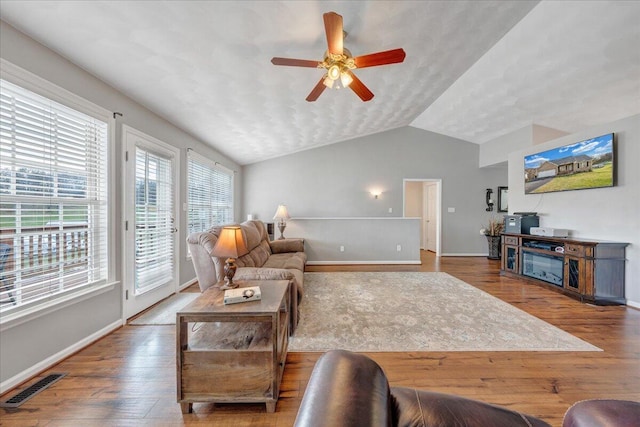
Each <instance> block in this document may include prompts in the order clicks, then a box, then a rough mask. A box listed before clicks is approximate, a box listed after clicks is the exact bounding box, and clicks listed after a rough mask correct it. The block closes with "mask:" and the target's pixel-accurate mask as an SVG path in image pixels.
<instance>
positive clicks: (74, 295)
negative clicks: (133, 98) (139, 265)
mask: <svg viewBox="0 0 640 427" xmlns="http://www.w3.org/2000/svg"><path fill="white" fill-rule="evenodd" d="M0 74H1V76H2V79H3V80H6V81H8V82H10V83H13V84H15V85H18V86H20V87H22V88H24V89H27V90H29V91H31V92H34V93H36V94H38V95H40V96H43V97H46V98H48V99H50V100H52V101H55V102H57V103H60V104H62V105H65V106H66V107H69V108H71V109H74V110H77V111H79V112H81V113H83V114H86V115H89V116H91V117H94V118H96V119H98V120H102V121H104V122H105V123H107V172H108V182H107V236H108V241H107V257H108V265H107V278H106V282H105V283H103V284H101V285H95V286H92V287H90V288H85V287H81V288H79V289H78V290H76V291H70V292H69V293H68V294H63V295H61V296H60V297H58V298H55V299H53V300H52V301H43V302H42V303H40V304H35V305H33V306H32V307H27V308H26V309H23V310H18V311H16V312H14V313H5V314H3V315H2V316H0V331H4V330H7V329H9V328H12V327H14V326H17V325H19V324H22V323H25V322H29V321H31V320H33V319H36V318H38V317H41V316H44V315H46V314H49V313H52V312H54V311H57V310H60V309H63V308H65V307H68V306H69V305H72V304H76V303H78V302H81V301H84V300H86V299H88V298H91V297H94V296H97V295H99V294H101V293H104V292H108V291H110V290H111V289H113V288H114V287H115V286H116V285H117V284H119V282H118V281H116V280H115V272H116V270H115V265H116V263H115V238H114V234H115V233H114V231H115V214H116V212H115V206H114V205H115V203H114V201H115V200H116V198H115V190H116V188H115V176H116V173H115V156H114V155H115V119H114V117H113V113H112V112H110V111H109V110H107V109H105V108H102V107H100V106H98V105H96V104H94V103H92V102H90V101H88V100H86V99H84V98H82V97H80V96H78V95H76V94H74V93H73V92H70V91H68V90H66V89H64V88H62V87H60V86H58V85H56V84H54V83H52V82H50V81H48V80H46V79H43V78H42V77H39V76H37V75H35V74H33V73H31V72H29V71H27V70H25V69H23V68H21V67H18V66H17V65H15V64H13V63H11V62H9V61H7V60H5V59H3V58H0Z"/></svg>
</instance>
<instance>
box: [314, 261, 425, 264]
mask: <svg viewBox="0 0 640 427" xmlns="http://www.w3.org/2000/svg"><path fill="white" fill-rule="evenodd" d="M353 264H358V265H376V264H395V265H420V264H422V262H420V261H307V265H353Z"/></svg>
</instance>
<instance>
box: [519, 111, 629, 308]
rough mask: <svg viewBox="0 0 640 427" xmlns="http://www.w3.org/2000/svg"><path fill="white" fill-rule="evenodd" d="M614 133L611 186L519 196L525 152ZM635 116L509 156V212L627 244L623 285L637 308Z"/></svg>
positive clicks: (578, 232) (522, 182) (600, 238)
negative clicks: (613, 180) (533, 215)
mask: <svg viewBox="0 0 640 427" xmlns="http://www.w3.org/2000/svg"><path fill="white" fill-rule="evenodd" d="M609 132H614V133H615V138H616V147H615V148H616V152H615V159H616V169H617V184H616V186H615V187H610V188H598V189H589V190H575V191H564V192H557V193H544V194H526V195H525V194H524V161H523V158H524V156H525V155H529V154H534V153H536V152H539V151H544V150H548V149H551V148H555V147H559V146H562V145H566V144H570V143H574V142H578V141H582V140H585V139H588V138H592V137H595V136H599V135H603V134H605V133H609ZM639 161H640V115H636V116H632V117H629V118H626V119H623V120H619V121H616V122H613V123H609V124H604V125H600V126H594V127H592V128H590V129H585V130H584V131H581V132H578V133H575V134H572V135H568V136H564V137H562V138H558V139H555V140H553V141H550V142H547V143H545V144H540V145H536V146H535V147H530V148H527V149H525V150H519V151H515V152H512V153H511V154H509V211H510V212H518V211H522V212H529V211H533V212H538V214H539V215H540V225H541V226H543V227H557V228H566V229H569V230H571V234H572V235H573V236H576V237H582V238H590V239H591V238H593V239H599V240H613V241H619V242H628V243H630V246H628V247H627V251H626V256H627V264H626V276H625V288H626V298H627V300H628V301H629V302H628V303H629V305H633V306H635V307H638V308H640V168H639V167H638V162H639Z"/></svg>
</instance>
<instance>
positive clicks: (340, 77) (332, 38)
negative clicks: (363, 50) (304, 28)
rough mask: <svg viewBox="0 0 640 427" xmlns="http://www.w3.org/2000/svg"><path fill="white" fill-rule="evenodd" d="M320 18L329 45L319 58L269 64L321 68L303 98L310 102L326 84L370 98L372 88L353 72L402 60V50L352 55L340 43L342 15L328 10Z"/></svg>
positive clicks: (341, 39)
mask: <svg viewBox="0 0 640 427" xmlns="http://www.w3.org/2000/svg"><path fill="white" fill-rule="evenodd" d="M322 16H323V18H324V29H325V32H326V34H327V46H328V47H329V48H328V49H327V51H326V53H325V55H324V59H323V60H322V61H321V62H318V61H312V60H306V59H293V58H278V57H274V58H272V59H271V63H272V64H273V65H288V66H291V67H308V68H323V69H325V70H327V72H326V73H325V74H324V75H323V76H322V78H321V79H320V81H319V82H318V84H316V86H315V87H314V88H313V90H312V91H311V93H310V94H309V96H307V98H306V99H307V101H309V102H313V101H315V100H316V99H318V97H319V96H320V95H321V94H322V92H323V91H324V90H325V89H326V88H327V87H329V88H332V87H333V88H338V89H339V88H340V87H349V88H351V90H353V91H354V92H355V93H356V95H358V96H359V97H360V99H362V100H363V101H370V100H371V99H372V98H373V92H371V91H370V90H369V88H367V87H366V86H365V85H364V83H362V82H361V81H360V79H358V77H356V75H355V74H353V71H352V70H354V69H356V68H366V67H375V66H378V65H387V64H395V63H398V62H402V61H404V57H405V55H406V54H405V52H404V50H403V49H392V50H386V51H384V52H377V53H370V54H368V55H362V56H356V57H355V58H354V57H353V56H352V55H351V52H349V49H346V48H345V47H344V37H345V34H344V33H343V30H342V16H341V15H338V14H337V13H335V12H328V13H325V14H324V15H322Z"/></svg>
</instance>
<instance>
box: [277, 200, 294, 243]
mask: <svg viewBox="0 0 640 427" xmlns="http://www.w3.org/2000/svg"><path fill="white" fill-rule="evenodd" d="M290 218H291V217H290V216H289V211H287V206H286V205H278V210H277V211H276V214H275V215H274V216H273V219H277V220H278V229H279V230H280V237H278V240H282V239H284V229H285V228H287V220H288V219H290Z"/></svg>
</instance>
